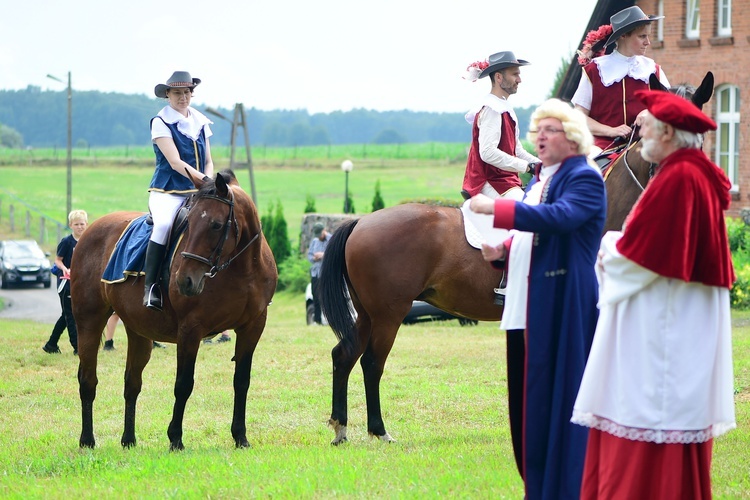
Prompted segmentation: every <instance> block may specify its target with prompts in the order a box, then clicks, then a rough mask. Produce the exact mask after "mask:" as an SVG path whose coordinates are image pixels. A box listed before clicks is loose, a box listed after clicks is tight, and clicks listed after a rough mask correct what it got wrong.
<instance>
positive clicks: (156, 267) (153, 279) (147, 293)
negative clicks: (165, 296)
mask: <svg viewBox="0 0 750 500" xmlns="http://www.w3.org/2000/svg"><path fill="white" fill-rule="evenodd" d="M166 250H167V247H166V245H160V244H158V243H154V242H153V241H149V242H148V248H147V249H146V263H145V264H144V271H145V272H146V287H145V289H144V292H143V305H144V306H146V307H148V308H149V309H153V310H154V311H161V308H162V304H161V289H160V288H159V284H158V283H157V281H158V279H157V278H158V277H159V271H160V268H161V262H162V260H164V253H165V252H166Z"/></svg>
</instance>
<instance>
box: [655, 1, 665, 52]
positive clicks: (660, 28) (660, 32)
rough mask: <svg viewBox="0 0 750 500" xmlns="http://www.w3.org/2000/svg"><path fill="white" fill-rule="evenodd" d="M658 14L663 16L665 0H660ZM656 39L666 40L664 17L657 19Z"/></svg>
mask: <svg viewBox="0 0 750 500" xmlns="http://www.w3.org/2000/svg"><path fill="white" fill-rule="evenodd" d="M656 11H657V14H656V15H657V16H663V15H664V0H659V2H658V4H657V7H656ZM656 41H658V42H663V41H664V19H663V18H662V19H659V20H658V21H656Z"/></svg>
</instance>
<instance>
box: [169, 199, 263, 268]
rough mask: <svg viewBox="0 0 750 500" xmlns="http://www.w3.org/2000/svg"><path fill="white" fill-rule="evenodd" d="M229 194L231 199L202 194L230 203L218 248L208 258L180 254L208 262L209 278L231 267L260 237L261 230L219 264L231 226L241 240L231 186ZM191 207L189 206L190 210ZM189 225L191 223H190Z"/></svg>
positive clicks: (188, 253) (186, 253) (237, 239)
mask: <svg viewBox="0 0 750 500" xmlns="http://www.w3.org/2000/svg"><path fill="white" fill-rule="evenodd" d="M229 194H230V195H231V199H227V198H222V197H221V196H216V195H213V194H209V195H204V196H201V199H208V200H216V201H219V202H221V203H224V204H225V205H229V215H227V221H226V223H224V235H223V237H222V238H221V239H220V240H219V243H218V245H216V248H214V251H213V252H211V255H210V256H209V257H208V258H206V257H202V256H200V255H196V254H194V253H190V252H181V253H180V255H182V256H183V257H184V258H186V259H194V260H197V261H198V262H201V263H203V264H206V265H207V266H208V267H209V268H210V270H209V271H208V272H207V273H205V276H207V277H209V278H213V277H214V276H216V274H217V273H218V272H219V271H223V270H224V269H226V268H227V267H229V264H231V263H232V261H233V260H234V259H236V258H237V257H239V256H240V254H242V252H244V251H245V250H247V248H248V247H249V246H250V245H252V244H253V242H255V240H257V239H258V237H259V236H260V232H258V233H257V234H256V235H255V236H253V238H252V239H251V240H250V241H249V242H248V243H247V245H245V246H244V247H243V248H242V250H240V251H239V252H237V253H236V254H234V256H233V257H232V258H230V259H227V261H226V262H224V263H223V264H219V261H220V260H221V253H222V251H223V250H224V243H225V242H226V241H227V239H228V238H229V228H230V227H231V226H234V233H235V240H236V241H237V243H239V241H240V228H239V225H238V224H237V219H236V218H235V216H234V193H233V192H232V189H231V188H230V189H229ZM189 209H190V208H188V210H189ZM188 227H189V225H188ZM235 248H237V247H236V246H235Z"/></svg>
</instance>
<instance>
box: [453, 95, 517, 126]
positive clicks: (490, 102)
mask: <svg viewBox="0 0 750 500" xmlns="http://www.w3.org/2000/svg"><path fill="white" fill-rule="evenodd" d="M485 106H487V107H488V108H490V109H492V110H494V111H496V112H498V113H500V114H502V113H510V116H511V118H513V121H514V122H515V123H518V118H517V117H516V112H515V111H513V106H511V105H510V103H509V102H508V100H507V99H504V98H500V97H498V96H496V95H495V94H487V95H486V96H484V99H483V100H482V102H481V103H479V106H477V107H475V108H472V109H471V110H469V112H468V113H466V115H464V118H465V119H466V121H467V122H469V123H471V124H472V125H473V124H474V118H475V117H476V116H477V113H479V112H480V111H481V110H482V108H483V107H485Z"/></svg>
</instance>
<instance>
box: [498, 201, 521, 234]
mask: <svg viewBox="0 0 750 500" xmlns="http://www.w3.org/2000/svg"><path fill="white" fill-rule="evenodd" d="M515 215H516V201H515V200H511V199H508V198H498V199H496V200H495V219H494V222H493V225H494V226H495V227H497V228H500V229H513V221H514V219H515Z"/></svg>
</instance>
